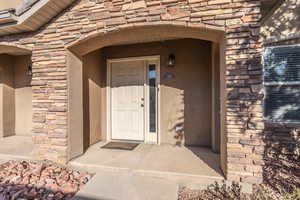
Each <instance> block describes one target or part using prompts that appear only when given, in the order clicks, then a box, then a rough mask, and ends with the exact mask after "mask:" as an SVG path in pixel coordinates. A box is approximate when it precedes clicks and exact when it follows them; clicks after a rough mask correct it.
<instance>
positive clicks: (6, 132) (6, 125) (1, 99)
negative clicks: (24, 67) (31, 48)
mask: <svg viewBox="0 0 300 200" xmlns="http://www.w3.org/2000/svg"><path fill="white" fill-rule="evenodd" d="M13 87H14V69H13V57H12V56H8V55H0V90H1V92H0V115H1V117H0V124H1V125H0V137H6V136H11V135H14V134H15V130H14V129H15V104H14V102H15V101H14V88H13Z"/></svg>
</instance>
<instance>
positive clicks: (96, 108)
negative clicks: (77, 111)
mask: <svg viewBox="0 0 300 200" xmlns="http://www.w3.org/2000/svg"><path fill="white" fill-rule="evenodd" d="M101 53H102V52H101V50H98V51H95V52H92V53H90V54H88V55H86V56H84V57H83V119H84V121H83V130H84V138H83V139H84V147H85V149H86V148H88V147H89V146H90V145H92V144H95V143H96V142H99V141H100V140H101V121H102V120H101V112H102V108H101V104H102V101H101V87H103V86H101V77H102V70H101V62H102V54H101Z"/></svg>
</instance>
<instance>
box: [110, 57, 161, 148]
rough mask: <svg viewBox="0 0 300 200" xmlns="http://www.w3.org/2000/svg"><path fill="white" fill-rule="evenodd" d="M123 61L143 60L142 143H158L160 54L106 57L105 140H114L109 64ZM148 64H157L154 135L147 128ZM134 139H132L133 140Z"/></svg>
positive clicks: (159, 127) (159, 124)
mask: <svg viewBox="0 0 300 200" xmlns="http://www.w3.org/2000/svg"><path fill="white" fill-rule="evenodd" d="M125 61H145V63H146V64H145V65H144V77H145V83H144V92H145V95H144V98H145V111H144V141H143V142H144V143H150V144H160V138H161V136H160V130H161V123H160V121H161V120H160V117H161V112H160V56H159V55H155V56H141V57H127V58H114V59H107V60H106V64H107V74H106V89H107V90H106V108H107V112H106V119H107V120H106V121H107V124H106V127H107V128H106V130H107V131H106V138H107V141H116V140H113V139H112V133H111V131H112V129H111V126H112V119H111V109H112V107H111V106H112V104H111V75H112V73H111V64H112V63H114V62H125ZM149 64H156V66H157V77H156V85H157V88H156V94H157V103H156V126H157V128H156V133H155V136H154V135H153V133H150V132H149V131H148V130H149V84H148V82H149V79H148V73H147V72H148V67H149ZM124 141H128V140H124ZM133 141H134V140H133Z"/></svg>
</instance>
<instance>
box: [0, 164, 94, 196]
mask: <svg viewBox="0 0 300 200" xmlns="http://www.w3.org/2000/svg"><path fill="white" fill-rule="evenodd" d="M91 177H92V175H91V174H89V173H87V172H79V171H76V170H72V169H67V168H66V167H62V166H59V165H57V164H55V163H47V162H40V163H39V162H29V161H10V162H7V163H4V164H2V165H0V200H25V199H26V200H31V199H34V200H39V199H41V200H68V199H72V197H73V196H74V195H75V194H76V193H77V192H78V191H79V190H80V188H82V186H84V185H85V184H86V183H87V182H88V181H89V180H90V179H91Z"/></svg>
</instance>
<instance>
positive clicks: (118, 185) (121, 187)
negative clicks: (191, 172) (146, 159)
mask: <svg viewBox="0 0 300 200" xmlns="http://www.w3.org/2000/svg"><path fill="white" fill-rule="evenodd" d="M178 188H179V186H178V184H176V183H175V182H172V181H168V180H166V179H162V178H157V177H146V176H141V175H139V174H135V173H132V172H129V171H128V172H108V171H102V172H97V174H96V175H95V176H94V177H93V179H92V180H91V181H90V182H89V183H88V184H87V185H86V186H85V187H84V188H83V189H82V190H81V191H80V192H79V193H78V194H77V195H76V197H75V199H77V200H125V199H126V200H127V199H128V200H177V197H178Z"/></svg>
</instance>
